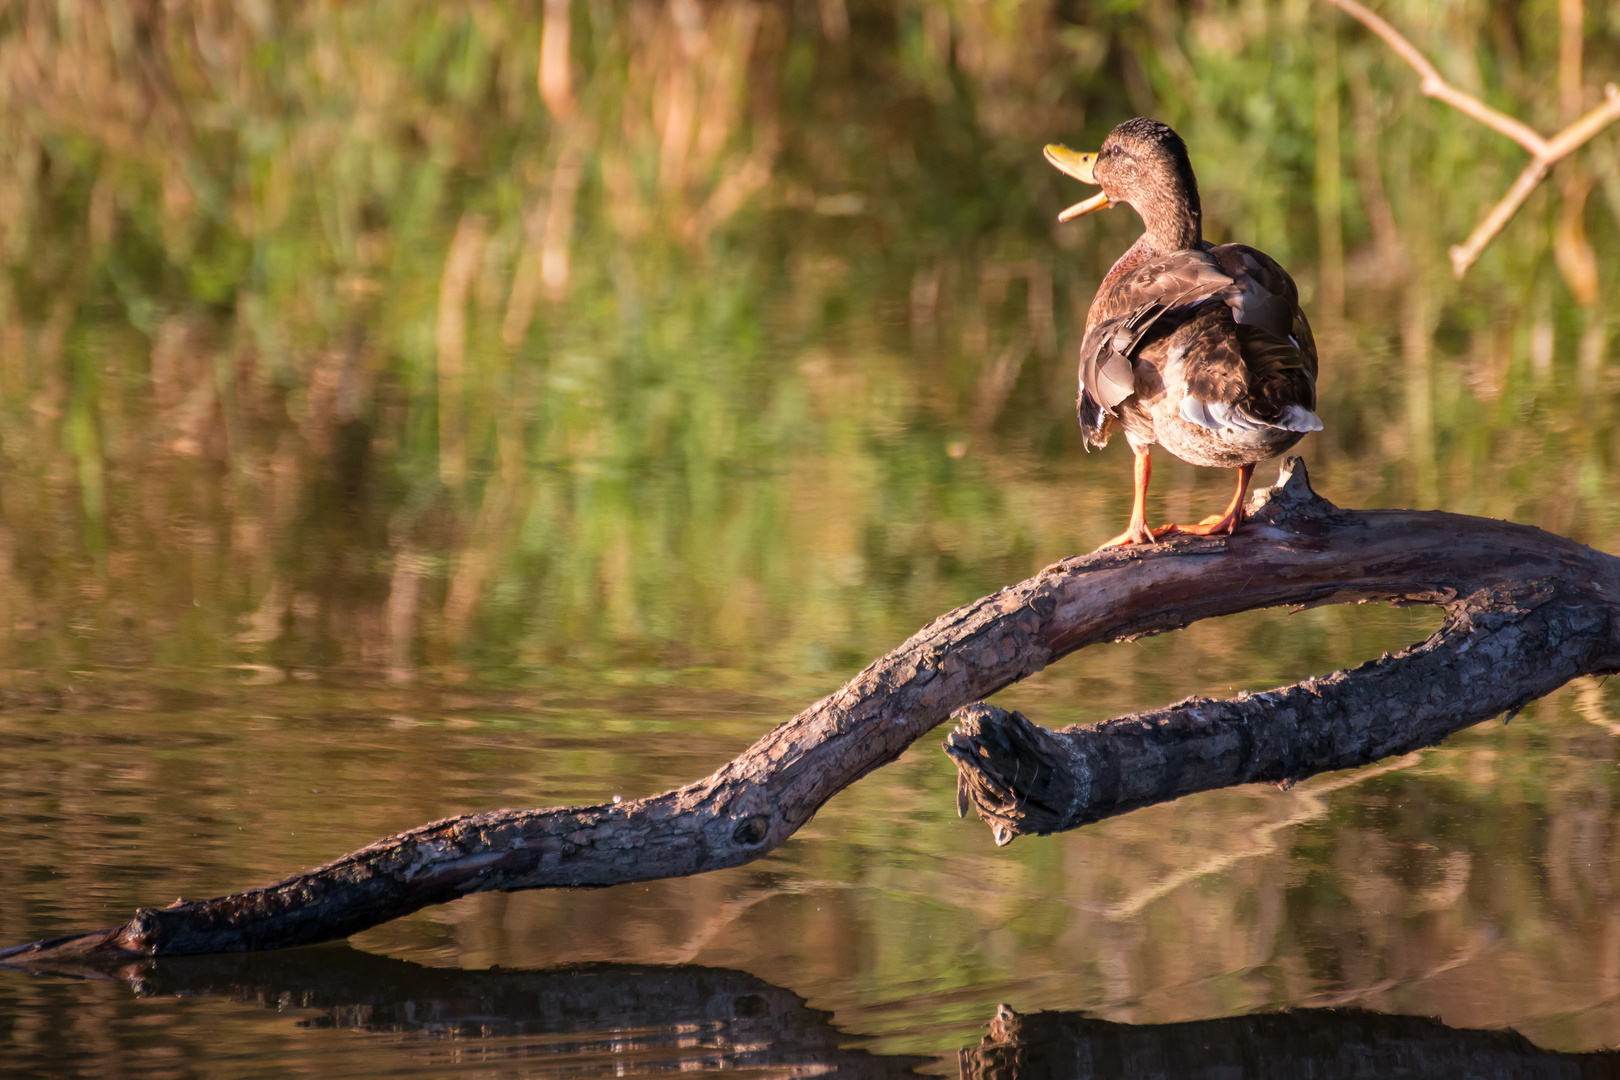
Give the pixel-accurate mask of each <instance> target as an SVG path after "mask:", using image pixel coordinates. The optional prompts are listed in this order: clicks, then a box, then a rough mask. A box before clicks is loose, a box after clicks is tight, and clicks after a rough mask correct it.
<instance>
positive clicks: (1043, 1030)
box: [960, 1005, 1620, 1080]
mask: <svg viewBox="0 0 1620 1080" xmlns="http://www.w3.org/2000/svg"><path fill="white" fill-rule="evenodd" d="M960 1060H961V1075H962V1077H963V1078H964V1080H966V1078H972V1080H1013V1078H1014V1077H1016V1078H1018V1080H1048V1078H1057V1077H1064V1078H1075V1080H1084V1078H1090V1077H1098V1078H1100V1077H1153V1078H1159V1080H1235V1078H1237V1077H1245V1078H1254V1080H1271V1078H1273V1077H1275V1078H1276V1080H1298V1078H1305V1077H1308V1078H1311V1080H1328V1078H1332V1080H1351V1078H1355V1080H1361V1078H1366V1080H1373V1078H1378V1080H1384V1078H1403V1077H1411V1078H1413V1080H1416V1078H1418V1077H1424V1078H1428V1077H1459V1078H1460V1077H1469V1078H1478V1080H1487V1078H1495V1077H1514V1078H1520V1077H1523V1078H1536V1080H1540V1078H1542V1077H1545V1078H1548V1080H1552V1078H1559V1080H1565V1078H1567V1080H1588V1078H1597V1077H1620V1052H1616V1051H1600V1052H1598V1053H1590V1054H1560V1053H1555V1052H1553V1051H1550V1050H1543V1049H1541V1048H1540V1047H1538V1046H1536V1045H1535V1044H1534V1043H1532V1042H1531V1041H1530V1040H1529V1039H1526V1038H1525V1037H1524V1036H1523V1035H1520V1034H1519V1033H1518V1032H1516V1031H1513V1030H1511V1029H1510V1030H1507V1031H1477V1030H1470V1029H1466V1028H1451V1027H1447V1026H1446V1025H1444V1024H1442V1023H1441V1022H1440V1021H1438V1020H1434V1019H1431V1018H1429V1017H1423V1016H1399V1015H1392V1014H1389V1013H1377V1012H1365V1011H1362V1010H1359V1009H1291V1010H1288V1011H1286V1012H1274V1013H1259V1014H1256V1015H1252V1016H1233V1017H1228V1018H1226V1019H1223V1020H1194V1021H1190V1022H1187V1023H1181V1024H1116V1023H1111V1022H1109V1021H1107V1020H1097V1019H1094V1018H1092V1017H1089V1016H1086V1015H1084V1014H1082V1013H1075V1012H1042V1013H1033V1014H1031V1015H1028V1016H1020V1015H1019V1014H1017V1013H1015V1012H1013V1011H1012V1010H1011V1009H1008V1008H1007V1007H1006V1006H1005V1005H1003V1006H1002V1007H1001V1008H1000V1009H998V1010H997V1012H996V1016H995V1017H994V1019H992V1020H991V1021H990V1025H989V1032H988V1034H986V1035H985V1037H984V1040H983V1041H982V1042H981V1044H980V1045H979V1046H976V1047H974V1048H972V1049H970V1050H963V1051H962V1052H961V1055H960Z"/></svg>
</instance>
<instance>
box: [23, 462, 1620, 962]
mask: <svg viewBox="0 0 1620 1080" xmlns="http://www.w3.org/2000/svg"><path fill="white" fill-rule="evenodd" d="M1281 480H1282V482H1281V483H1280V484H1279V486H1278V487H1277V488H1275V489H1271V490H1263V491H1259V492H1256V493H1255V496H1254V501H1253V502H1252V503H1251V510H1250V512H1251V514H1252V515H1253V521H1252V522H1251V523H1250V524H1249V525H1247V526H1246V527H1245V528H1244V529H1242V530H1240V531H1239V532H1238V533H1237V535H1235V536H1231V537H1219V538H1214V537H1211V538H1199V537H1184V538H1179V539H1177V540H1175V541H1173V542H1169V543H1163V544H1156V545H1152V546H1150V547H1144V548H1134V547H1133V548H1124V549H1118V548H1115V549H1108V550H1105V551H1098V552H1093V553H1092V554H1090V555H1084V556H1080V557H1077V558H1073V559H1066V560H1064V561H1063V562H1060V563H1056V564H1054V565H1052V566H1049V567H1047V568H1046V569H1045V570H1043V571H1041V573H1039V574H1037V575H1036V576H1034V577H1032V578H1030V579H1028V580H1026V581H1023V582H1020V583H1018V584H1017V585H1013V586H1009V587H1007V588H1004V589H1002V590H1001V591H999V592H997V593H995V594H993V595H991V596H987V597H984V598H983V599H981V600H978V601H975V602H974V603H971V604H968V605H966V606H964V607H961V608H958V609H957V610H955V611H953V612H950V613H949V614H947V615H945V616H942V617H941V618H939V619H936V620H935V621H934V622H932V623H930V624H929V625H928V626H926V627H924V628H923V629H922V630H920V631H918V632H917V633H916V634H915V635H914V636H912V637H911V638H910V639H909V640H908V641H906V642H904V643H903V644H901V645H900V646H899V647H898V648H896V649H895V650H894V651H893V652H891V653H889V654H888V655H887V656H885V657H883V658H881V659H879V660H877V661H876V662H874V663H873V664H872V665H871V666H869V667H868V668H866V670H864V671H862V672H860V673H859V674H858V675H856V676H855V678H853V679H852V680H850V682H849V683H848V684H847V685H846V686H845V687H844V688H843V689H841V690H839V691H838V692H837V693H835V694H833V695H832V696H830V697H827V698H825V699H823V700H822V701H819V702H817V703H816V704H814V705H812V706H810V707H809V708H808V709H806V710H804V711H803V712H801V713H800V714H799V715H798V716H796V717H794V718H793V719H792V720H789V721H787V722H786V723H784V724H782V725H780V726H778V727H777V728H775V729H774V730H772V731H771V732H769V733H767V734H766V735H765V736H764V737H763V738H761V739H760V740H759V741H758V742H756V743H755V744H754V745H753V746H752V747H750V748H749V749H748V750H746V751H745V752H744V753H743V754H742V755H740V756H739V757H737V758H736V759H735V760H733V761H731V762H729V763H727V764H725V765H723V766H722V767H721V768H720V769H718V770H717V771H715V772H714V773H712V774H711V775H709V776H708V777H705V778H704V779H702V780H699V781H697V782H695V783H693V784H689V785H687V786H686V787H683V788H679V789H677V790H675V791H670V792H666V793H664V794H662V795H657V796H653V797H650V798H645V799H635V800H630V801H627V802H624V803H622V804H604V805H598V806H578V807H558V808H553V809H546V810H500V811H494V812H491V813H485V814H475V815H470V816H466V817H460V818H452V819H449V820H446V821H440V822H435V823H433V824H431V825H424V826H422V827H420V828H417V829H412V830H410V831H408V832H405V833H401V834H399V835H397V836H393V837H389V838H388V839H386V840H382V841H379V842H377V843H375V844H372V845H370V846H369V847H366V848H363V849H361V850H359V851H356V852H354V853H352V854H349V855H345V856H343V857H342V858H340V859H338V860H337V861H335V862H332V863H329V864H327V865H326V866H322V867H319V868H317V869H315V870H311V871H308V872H306V873H302V874H298V875H296V876H294V877H290V878H287V879H286V880H284V881H280V882H276V883H275V884H272V885H268V886H265V887H263V888H258V889H252V890H249V891H247V892H242V893H236V894H233V895H231V896H224V897H218V898H216V899H212V900H203V901H188V900H177V901H175V902H174V903H173V904H170V905H169V906H168V907H166V908H141V909H139V910H137V911H136V913H135V916H134V918H132V919H131V920H130V921H129V922H128V923H125V924H124V925H122V926H116V927H111V928H108V929H105V930H100V931H96V932H94V933H90V934H80V935H73V936H70V937H67V938H57V939H53V940H50V941H45V942H35V943H33V944H31V945H24V946H18V947H14V948H11V949H6V950H0V962H4V963H8V964H13V965H35V964H44V963H54V962H60V961H61V960H64V959H79V960H93V959H95V958H98V957H102V958H117V957H128V956H130V955H132V954H134V955H174V954H184V953H207V952H236V951H246V950H255V949H272V948H281V947H285V946H291V945H302V944H308V943H312V942H316V941H325V940H331V939H334V938H341V937H346V936H348V935H350V934H353V933H357V932H359V931H360V930H363V929H365V928H367V927H369V926H373V925H376V924H377V923H380V922H383V921H386V920H389V919H394V918H398V917H399V916H401V915H405V914H408V913H410V912H412V911H416V910H418V909H420V908H423V907H426V906H428V905H430V904H438V903H444V902H446V901H449V900H453V899H456V898H458V897H461V896H464V895H466V894H468V893H473V892H484V891H492V890H498V891H514V890H518V889H532V888H554V887H581V886H587V887H589V886H602V885H613V884H618V883H622V882H631V881H648V880H653V879H657V878H664V877H677V876H683V875H687V874H698V873H704V872H706V871H710V870H718V869H722V868H724V867H729V866H738V865H741V864H743V863H747V862H751V861H753V860H754V859H757V858H760V857H761V856H763V855H765V854H767V853H768V852H770V851H772V850H774V849H775V848H776V846H777V845H779V844H781V843H782V842H783V841H784V840H786V839H787V838H788V837H789V836H792V835H793V833H794V832H795V831H797V830H798V828H799V827H800V826H801V825H803V824H804V823H805V822H806V821H808V820H809V819H810V817H811V816H812V815H813V814H814V813H815V812H816V810H817V809H818V808H820V806H821V805H822V804H823V803H825V802H826V801H827V800H828V799H830V798H832V796H833V795H835V794H837V793H838V792H839V791H841V790H842V789H843V788H845V787H847V786H848V785H849V784H852V783H854V782H855V781H856V780H858V779H860V778H861V777H863V776H865V775H866V774H867V773H869V772H871V771H872V770H874V769H876V768H879V767H880V766H882V765H885V764H887V763H888V762H890V761H892V760H894V759H895V758H896V757H898V756H899V755H900V754H901V752H902V751H904V750H905V748H906V747H907V746H909V745H910V744H911V743H912V742H913V741H915V740H916V739H918V738H919V737H921V736H922V735H923V734H925V733H926V732H927V731H929V730H930V729H931V728H933V727H934V726H935V725H937V724H938V723H940V722H941V721H943V720H944V719H945V718H946V717H947V716H948V715H950V714H951V713H952V711H953V710H956V709H958V708H960V707H961V706H963V705H966V704H968V703H970V702H974V701H977V700H979V699H981V698H984V697H987V696H989V695H991V694H994V693H995V692H996V691H997V690H1000V689H1002V688H1003V687H1005V686H1007V685H1009V684H1011V683H1013V682H1016V681H1018V680H1019V679H1022V678H1025V677H1026V676H1028V675H1031V674H1033V673H1034V672H1037V671H1039V670H1041V669H1042V668H1044V667H1045V666H1046V665H1047V664H1049V663H1051V662H1052V661H1053V660H1056V659H1057V658H1059V657H1061V656H1065V655H1067V654H1069V653H1071V652H1074V651H1075V650H1077V649H1081V648H1084V647H1085V646H1087V645H1091V644H1095V643H1097V642H1100V641H1113V640H1117V639H1121V638H1131V637H1138V636H1141V635H1144V634H1153V633H1160V632H1162V631H1166V630H1175V629H1179V628H1181V627H1184V626H1187V625H1188V624H1190V623H1192V622H1195V621H1197V620H1199V619H1205V618H1210V617H1213V616H1218V615H1229V614H1233V613H1235V612H1239V611H1249V610H1253V609H1256V608H1263V607H1273V606H1277V605H1281V604H1320V603H1342V602H1346V601H1360V600H1404V601H1410V602H1428V603H1450V602H1452V601H1453V600H1455V599H1456V598H1457V597H1458V596H1462V595H1466V594H1469V593H1472V592H1475V591H1477V590H1478V589H1480V588H1482V587H1488V586H1489V585H1491V584H1492V583H1507V584H1511V583H1524V582H1539V581H1545V580H1553V581H1578V582H1581V583H1584V584H1583V587H1584V588H1587V589H1588V590H1589V592H1588V595H1589V596H1590V598H1591V603H1593V604H1594V605H1596V606H1597V607H1598V608H1600V609H1601V610H1602V611H1604V612H1608V613H1613V612H1614V611H1615V610H1616V598H1620V560H1616V559H1614V558H1612V557H1610V556H1607V555H1602V554H1601V553H1598V552H1594V551H1592V550H1591V549H1590V548H1586V547H1583V546H1582V545H1580V544H1577V543H1574V542H1573V541H1570V540H1565V539H1562V538H1560V537H1556V536H1552V535H1550V534H1548V533H1544V532H1541V531H1540V530H1538V529H1533V528H1530V527H1528V526H1523V525H1514V524H1511V523H1509V522H1502V521H1491V520H1487V519H1483V518H1469V517H1459V516H1457V515H1452V514H1440V513H1429V512H1411V511H1367V512H1360V513H1352V512H1347V511H1341V510H1339V509H1337V508H1336V507H1333V506H1332V505H1331V504H1329V503H1327V502H1325V501H1324V500H1322V499H1320V498H1318V497H1317V496H1316V495H1315V494H1314V493H1313V492H1312V491H1311V490H1310V487H1309V484H1308V481H1307V479H1306V476H1305V470H1304V467H1303V465H1302V464H1301V463H1300V462H1299V460H1298V459H1291V460H1290V462H1289V464H1288V465H1286V466H1285V467H1284V471H1283V474H1282V478H1281ZM1537 610H1539V608H1538V609H1537ZM1582 625H1585V624H1584V623H1583V624H1582ZM1604 655H1605V657H1608V656H1611V655H1612V656H1615V657H1617V658H1620V649H1613V648H1611V649H1610V650H1609V651H1608V652H1607V653H1605V654H1604ZM1603 662H1604V663H1620V659H1616V660H1612V661H1611V660H1608V659H1605V660H1604V661H1603ZM1544 683H1545V680H1543V681H1542V682H1538V683H1536V684H1535V685H1536V686H1538V687H1539V686H1542V685H1544ZM1548 688H1550V686H1549V687H1548ZM1537 692H1545V691H1542V690H1538V691H1537Z"/></svg>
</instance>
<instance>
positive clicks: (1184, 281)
mask: <svg viewBox="0 0 1620 1080" xmlns="http://www.w3.org/2000/svg"><path fill="white" fill-rule="evenodd" d="M1104 292H1105V295H1100V296H1099V297H1098V298H1097V300H1096V301H1095V302H1094V304H1093V308H1094V312H1093V315H1092V317H1091V318H1090V319H1089V320H1088V323H1089V326H1088V328H1087V331H1086V335H1085V338H1084V340H1083V341H1082V342H1081V345H1080V405H1079V414H1080V416H1079V418H1080V427H1081V429H1082V430H1083V431H1084V433H1085V437H1086V442H1087V445H1088V446H1089V445H1101V444H1102V442H1103V441H1106V434H1107V432H1106V429H1107V426H1108V423H1109V421H1110V420H1111V419H1112V418H1114V417H1115V416H1117V415H1118V413H1117V410H1118V409H1119V407H1120V406H1121V405H1123V404H1125V403H1126V402H1127V401H1128V400H1129V399H1130V398H1131V396H1132V395H1134V394H1135V393H1136V392H1137V389H1138V387H1137V371H1138V368H1139V365H1140V361H1141V360H1142V359H1143V357H1144V356H1152V355H1153V353H1155V352H1158V351H1164V350H1168V349H1179V350H1181V356H1182V362H1181V363H1180V364H1179V365H1177V367H1178V369H1179V371H1180V372H1181V378H1182V380H1183V383H1184V385H1183V387H1182V390H1183V393H1184V399H1183V406H1182V415H1183V418H1184V419H1187V420H1189V421H1191V422H1193V423H1198V424H1201V425H1203V426H1205V427H1210V428H1216V429H1219V428H1226V427H1231V428H1239V429H1244V428H1247V429H1253V428H1256V427H1284V428H1287V429H1289V430H1308V431H1314V430H1317V429H1318V428H1320V427H1321V422H1320V421H1319V420H1317V418H1316V414H1315V413H1314V411H1312V410H1313V409H1314V408H1315V404H1316V392H1315V384H1316V343H1315V340H1314V339H1313V338H1312V336H1311V331H1310V325H1309V323H1307V322H1306V321H1305V316H1304V313H1303V312H1301V311H1300V309H1299V291H1298V289H1297V288H1296V287H1295V285H1294V281H1293V279H1292V278H1290V277H1289V276H1288V272H1287V271H1285V270H1284V269H1283V268H1282V267H1281V266H1279V265H1278V264H1277V262H1276V261H1275V260H1273V259H1272V258H1270V257H1269V256H1267V255H1265V254H1264V253H1262V252H1259V251H1256V250H1254V249H1253V248H1248V247H1244V246H1242V245H1238V244H1227V245H1223V246H1222V247H1218V248H1211V249H1209V250H1194V251H1178V252H1174V253H1172V254H1170V255H1165V256H1161V257H1158V258H1154V259H1149V260H1147V261H1145V262H1143V263H1142V264H1141V265H1139V266H1137V267H1135V268H1133V269H1132V270H1130V271H1129V272H1127V273H1126V274H1125V275H1123V276H1122V277H1121V278H1119V279H1118V280H1117V281H1114V282H1111V283H1109V284H1108V286H1107V287H1106V288H1105V290H1104ZM1178 331H1180V333H1178ZM1172 338H1174V341H1172ZM1155 359H1157V357H1155ZM1156 366H1158V367H1159V368H1160V370H1161V372H1162V371H1163V370H1164V368H1165V366H1166V365H1164V364H1158V365H1156Z"/></svg>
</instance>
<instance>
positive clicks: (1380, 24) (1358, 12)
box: [1327, 0, 1620, 278]
mask: <svg viewBox="0 0 1620 1080" xmlns="http://www.w3.org/2000/svg"><path fill="white" fill-rule="evenodd" d="M1327 2H1328V3H1330V4H1332V5H1333V6H1335V7H1337V8H1338V9H1339V10H1341V11H1343V12H1344V13H1345V14H1347V15H1349V16H1350V17H1351V18H1353V19H1355V20H1356V21H1358V22H1360V23H1361V24H1362V25H1363V26H1365V27H1367V29H1369V30H1371V31H1372V32H1373V33H1375V34H1377V35H1378V36H1379V37H1381V38H1383V39H1384V43H1385V44H1387V45H1388V46H1389V47H1390V48H1391V49H1393V50H1395V52H1396V53H1397V54H1398V55H1399V56H1400V57H1401V59H1403V60H1405V61H1406V62H1407V63H1408V64H1411V65H1412V67H1413V68H1414V69H1415V70H1416V71H1417V73H1418V75H1419V76H1421V78H1422V81H1421V82H1420V83H1419V84H1418V86H1419V89H1421V90H1422V91H1423V92H1424V93H1425V94H1427V95H1428V96H1429V97H1432V98H1437V99H1438V100H1440V101H1444V102H1445V103H1446V104H1447V105H1450V106H1451V107H1452V108H1454V109H1457V110H1458V111H1459V112H1463V113H1466V114H1467V115H1469V116H1472V117H1473V118H1474V119H1475V120H1478V121H1479V122H1480V123H1482V124H1484V125H1485V126H1486V127H1488V128H1490V129H1491V130H1493V131H1497V132H1500V133H1501V134H1503V135H1506V136H1507V137H1508V138H1510V139H1512V140H1513V141H1514V142H1516V143H1518V144H1519V145H1520V146H1522V147H1524V148H1525V149H1526V150H1528V151H1530V153H1531V155H1532V156H1531V158H1530V164H1528V165H1526V166H1525V167H1524V171H1523V172H1522V173H1520V174H1519V178H1518V179H1517V180H1516V181H1514V183H1513V186H1512V187H1511V188H1509V189H1508V192H1507V194H1506V195H1504V196H1502V199H1501V201H1500V202H1498V203H1497V204H1496V205H1495V206H1494V207H1492V208H1491V212H1490V213H1488V214H1486V215H1485V217H1484V219H1483V220H1482V221H1480V223H1479V224H1478V225H1477V226H1475V227H1474V231H1473V232H1472V233H1470V234H1469V236H1468V239H1467V240H1465V241H1463V242H1462V243H1461V244H1458V245H1456V246H1454V247H1452V249H1451V269H1452V272H1453V273H1455V274H1456V275H1457V276H1458V277H1459V278H1460V277H1462V276H1463V275H1464V274H1466V273H1467V272H1468V268H1469V267H1470V266H1472V265H1473V264H1474V260H1475V259H1478V258H1479V253H1480V252H1481V251H1483V250H1484V249H1485V245H1486V244H1488V243H1490V242H1491V240H1492V239H1493V238H1494V237H1495V236H1496V234H1497V233H1499V232H1501V231H1502V227H1503V226H1504V225H1506V224H1507V223H1508V221H1509V220H1510V219H1511V218H1512V217H1513V215H1514V214H1515V213H1517V212H1518V209H1519V207H1520V206H1521V205H1523V203H1524V200H1525V199H1527V198H1528V197H1529V195H1530V192H1531V191H1533V190H1534V189H1535V187H1536V185H1537V184H1539V183H1541V181H1542V180H1543V179H1544V178H1545V177H1546V175H1547V170H1548V169H1550V168H1551V167H1552V165H1553V163H1554V162H1556V161H1558V160H1559V159H1560V158H1563V157H1567V156H1568V155H1569V154H1571V153H1573V152H1574V151H1575V150H1576V149H1577V148H1578V147H1580V146H1581V145H1582V144H1583V143H1585V142H1586V141H1587V140H1589V139H1590V138H1592V136H1594V135H1596V134H1597V133H1598V132H1600V131H1602V130H1603V129H1604V128H1606V127H1608V126H1609V125H1610V124H1612V123H1614V121H1616V120H1620V89H1617V88H1616V87H1615V85H1614V84H1613V83H1610V84H1608V85H1607V86H1605V87H1604V88H1603V95H1604V100H1603V104H1601V105H1599V106H1598V107H1597V108H1595V109H1593V110H1592V111H1591V112H1589V113H1587V114H1586V115H1585V116H1583V117H1581V118H1580V119H1579V120H1577V121H1575V122H1574V123H1573V124H1570V125H1569V126H1568V127H1566V128H1565V129H1564V130H1563V131H1560V132H1559V133H1558V134H1557V135H1554V136H1553V137H1552V138H1550V139H1547V138H1543V137H1542V136H1541V135H1540V134H1539V133H1538V132H1536V131H1535V130H1534V129H1533V128H1530V127H1528V126H1526V125H1525V124H1523V123H1521V122H1520V121H1518V120H1515V119H1514V118H1513V117H1511V116H1509V115H1507V114H1506V113H1503V112H1498V111H1497V110H1495V109H1493V108H1491V107H1490V106H1489V105H1487V104H1485V103H1484V102H1483V101H1480V100H1479V99H1478V98H1476V97H1474V96H1473V95H1471V94H1466V93H1464V92H1463V91H1461V90H1458V89H1457V88H1456V87H1455V86H1452V85H1451V84H1450V83H1448V82H1446V80H1445V79H1443V78H1441V77H1440V73H1439V72H1438V71H1436V70H1435V67H1434V65H1433V64H1431V63H1429V61H1428V59H1427V58H1426V57H1424V55H1423V54H1422V53H1421V52H1419V51H1418V50H1417V47H1416V46H1414V45H1413V44H1412V43H1411V42H1410V41H1407V40H1406V38H1405V37H1403V36H1401V32H1400V31H1399V30H1396V29H1395V28H1394V27H1393V26H1391V25H1390V24H1389V23H1387V22H1385V21H1384V20H1383V19H1381V18H1379V17H1378V16H1377V15H1375V14H1373V13H1372V12H1371V11H1368V10H1367V9H1366V8H1365V7H1363V6H1362V5H1361V4H1359V3H1357V2H1356V0H1327Z"/></svg>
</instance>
